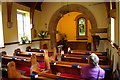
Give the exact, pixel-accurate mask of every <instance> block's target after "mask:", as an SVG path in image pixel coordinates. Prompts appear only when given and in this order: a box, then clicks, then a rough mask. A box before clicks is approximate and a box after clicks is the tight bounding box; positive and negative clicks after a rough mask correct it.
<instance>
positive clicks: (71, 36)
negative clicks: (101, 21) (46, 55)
mask: <svg viewBox="0 0 120 80" xmlns="http://www.w3.org/2000/svg"><path fill="white" fill-rule="evenodd" d="M80 14H81V13H79V12H70V13H67V14H65V15H64V16H63V17H62V18H61V19H60V20H59V22H58V25H57V31H58V34H57V35H56V39H57V41H59V40H60V36H59V33H65V34H66V35H67V40H76V28H77V23H76V20H75V18H76V17H77V16H78V15H80ZM87 24H88V27H87V31H88V34H87V35H88V38H89V39H88V41H89V42H91V36H90V35H91V33H90V29H91V23H90V21H89V20H88V21H87Z"/></svg>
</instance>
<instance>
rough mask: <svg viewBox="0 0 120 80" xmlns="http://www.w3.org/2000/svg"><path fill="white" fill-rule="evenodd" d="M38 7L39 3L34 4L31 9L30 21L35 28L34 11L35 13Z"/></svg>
mask: <svg viewBox="0 0 120 80" xmlns="http://www.w3.org/2000/svg"><path fill="white" fill-rule="evenodd" d="M36 5H37V2H33V3H32V5H31V7H30V19H31V21H30V22H31V24H32V26H33V27H34V22H33V18H34V11H35V7H36Z"/></svg>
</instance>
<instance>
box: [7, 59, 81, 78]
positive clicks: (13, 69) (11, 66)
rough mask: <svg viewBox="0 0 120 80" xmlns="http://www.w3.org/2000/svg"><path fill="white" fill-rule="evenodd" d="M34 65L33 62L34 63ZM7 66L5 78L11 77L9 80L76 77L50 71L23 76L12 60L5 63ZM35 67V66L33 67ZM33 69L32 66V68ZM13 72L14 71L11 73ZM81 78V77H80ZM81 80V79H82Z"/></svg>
mask: <svg viewBox="0 0 120 80" xmlns="http://www.w3.org/2000/svg"><path fill="white" fill-rule="evenodd" d="M34 65H35V64H34ZM7 66H8V68H7V73H8V78H7V79H11V80H19V79H25V80H30V79H33V80H34V79H38V80H51V79H52V80H53V79H54V80H58V79H60V80H61V79H67V80H77V79H76V78H72V77H65V76H59V75H54V74H51V73H45V72H42V73H40V72H39V73H38V74H37V75H38V77H36V78H35V77H34V78H33V76H31V75H32V74H33V73H32V74H30V76H24V75H22V74H21V73H20V72H19V71H18V70H17V69H16V65H15V62H14V61H11V62H9V63H8V64H7ZM34 68H36V66H35V67H34ZM32 69H33V68H32ZM13 72H14V73H13ZM80 80H81V79H80ZM82 80H83V79H82Z"/></svg>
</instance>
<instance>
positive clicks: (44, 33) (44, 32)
mask: <svg viewBox="0 0 120 80" xmlns="http://www.w3.org/2000/svg"><path fill="white" fill-rule="evenodd" d="M38 36H39V37H40V38H41V39H44V38H47V37H48V32H47V31H40V32H39V34H38Z"/></svg>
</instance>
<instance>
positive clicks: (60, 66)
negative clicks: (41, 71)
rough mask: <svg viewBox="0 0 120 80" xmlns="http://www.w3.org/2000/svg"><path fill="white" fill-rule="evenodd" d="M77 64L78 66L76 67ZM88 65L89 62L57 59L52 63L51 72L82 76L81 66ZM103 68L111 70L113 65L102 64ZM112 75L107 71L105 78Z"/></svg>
mask: <svg viewBox="0 0 120 80" xmlns="http://www.w3.org/2000/svg"><path fill="white" fill-rule="evenodd" d="M74 65H75V66H77V67H74ZM86 65H88V64H87V63H77V62H63V61H56V62H54V65H53V63H52V64H51V65H50V68H51V72H52V73H53V74H57V73H59V72H60V73H65V74H73V75H76V76H80V68H81V67H83V66H86ZM100 67H101V68H103V69H104V70H105V71H106V69H109V70H110V71H112V70H111V67H110V66H109V65H100ZM108 74H109V75H111V73H108V72H106V74H105V75H106V76H105V79H106V80H109V79H108V78H110V76H109V75H108Z"/></svg>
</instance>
